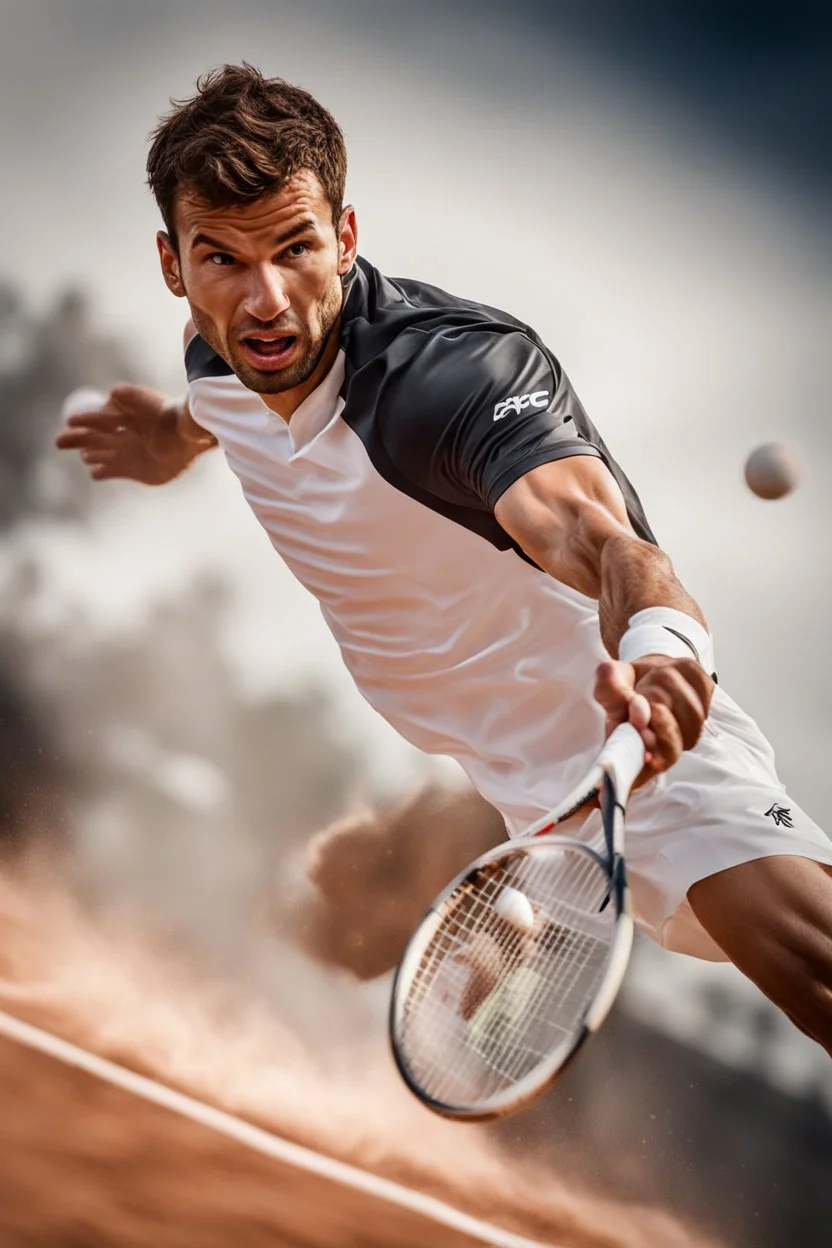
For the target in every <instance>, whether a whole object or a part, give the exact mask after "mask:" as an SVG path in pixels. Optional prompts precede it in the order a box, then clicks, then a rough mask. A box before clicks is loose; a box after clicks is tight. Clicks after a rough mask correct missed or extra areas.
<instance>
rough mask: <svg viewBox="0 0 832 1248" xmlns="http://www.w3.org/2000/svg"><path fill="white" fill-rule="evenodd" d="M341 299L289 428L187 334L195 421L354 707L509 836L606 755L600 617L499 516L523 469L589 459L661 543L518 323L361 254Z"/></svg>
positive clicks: (545, 354) (533, 338)
mask: <svg viewBox="0 0 832 1248" xmlns="http://www.w3.org/2000/svg"><path fill="white" fill-rule="evenodd" d="M345 287H346V290H345V301H344V309H343V315H342V324H341V351H340V353H339V355H338V357H337V359H336V362H335V364H334V365H333V367H332V369H331V370H330V372H329V374H328V375H327V376H326V377H325V378H324V380H323V381H322V382H321V384H320V385H319V386H318V387H317V389H316V390H315V391H314V392H313V393H312V394H311V395H309V397H308V398H307V399H305V400H304V402H303V403H302V404H301V405H300V407H299V408H297V410H296V411H295V413H294V414H293V416H292V418H291V421H290V422H289V423H288V425H287V424H286V422H285V421H284V420H282V419H281V417H279V416H277V415H275V414H274V413H272V412H270V411H269V409H268V408H267V407H266V406H265V404H264V403H263V401H262V399H261V398H260V396H259V395H257V394H256V393H254V392H253V391H251V390H248V389H246V387H245V386H243V384H242V383H241V382H240V381H238V379H237V378H236V376H235V375H234V374H233V373H232V372H231V370H230V369H229V367H228V365H227V364H225V362H224V361H223V360H222V359H220V358H219V357H218V356H217V355H215V354H214V353H213V351H212V350H211V349H210V347H209V346H208V345H207V344H206V343H205V342H204V341H203V339H201V338H198V337H197V338H195V339H194V340H193V341H192V342H191V343H190V345H189V347H188V351H187V354H186V365H187V370H188V380H189V392H190V407H191V412H192V414H193V417H194V419H195V420H196V421H197V423H198V424H200V425H202V426H203V427H204V428H205V429H207V430H209V431H210V432H211V433H213V434H214V436H215V437H216V438H217V441H218V442H219V444H220V446H221V448H222V449H223V451H224V453H225V456H226V459H227V461H228V464H229V466H230V468H231V469H232V471H233V472H234V473H235V474H236V475H237V476H238V477H239V479H240V483H241V485H242V488H243V492H244V494H245V497H246V499H247V501H248V503H249V505H250V506H251V508H252V510H253V511H254V513H255V515H256V516H257V518H258V520H259V521H260V523H261V524H262V525H263V527H264V528H265V530H266V532H267V533H268V535H269V537H270V539H271V541H272V544H273V545H274V547H275V549H276V550H277V551H278V552H279V553H280V555H281V556H282V558H283V559H284V560H285V562H286V563H287V565H288V566H289V568H290V569H291V570H292V572H293V573H294V574H295V576H296V577H297V578H298V580H299V581H301V583H302V584H303V585H305V586H306V588H307V589H308V590H310V592H311V593H312V594H314V595H315V597H316V598H317V599H318V601H319V603H320V605H321V610H322V612H323V615H324V618H325V620H326V622H327V624H328V625H329V628H330V629H331V631H332V633H333V635H334V637H335V639H336V641H337V642H338V645H339V646H340V648H341V653H342V655H343V658H344V662H345V663H346V666H347V668H348V669H349V671H350V673H351V674H352V676H353V679H354V680H355V682H356V684H357V685H358V687H359V689H360V690H361V692H362V693H363V695H364V696H365V698H367V700H368V701H369V702H370V703H371V705H372V706H374V707H375V708H376V710H378V711H379V712H380V713H381V714H382V715H383V716H384V717H385V719H387V720H388V721H389V722H390V723H391V724H392V725H393V726H394V727H395V728H396V729H397V730H398V731H399V732H400V733H401V734H402V736H404V737H406V738H407V739H408V740H409V741H411V742H412V743H413V744H414V745H416V746H418V747H419V748H420V749H422V750H425V751H427V752H429V753H437V754H448V755H451V756H452V757H453V758H455V759H457V760H458V762H459V763H460V764H461V765H462V767H463V768H464V769H465V771H466V772H467V773H468V775H469V776H470V778H471V780H472V782H473V783H474V785H475V786H476V787H477V788H478V789H479V791H480V792H481V793H482V795H483V796H484V797H486V798H487V799H488V800H489V801H490V802H492V803H493V804H494V805H495V806H496V807H497V808H498V809H499V810H500V811H502V813H503V814H504V816H505V818H506V821H507V823H508V826H509V829H510V830H511V831H517V830H519V829H520V828H521V827H522V826H523V825H524V824H525V823H526V822H527V821H528V820H529V819H531V818H534V817H536V816H537V815H538V814H539V813H541V811H544V810H546V809H548V808H549V807H551V806H552V805H554V803H555V802H557V801H558V799H559V798H560V797H561V796H563V795H564V793H565V792H566V790H567V789H568V788H569V787H570V786H571V785H572V784H573V783H576V782H577V781H578V780H579V779H580V773H581V772H582V771H583V770H584V769H585V768H586V766H587V764H588V762H589V760H590V758H591V756H592V755H593V753H594V752H595V751H596V750H597V748H598V747H599V745H600V742H601V738H602V731H603V717H602V714H601V711H600V708H599V707H598V706H597V705H596V704H595V703H594V702H593V699H592V688H593V682H594V669H595V666H596V664H597V663H598V661H599V660H600V659H601V658H602V657H604V655H605V651H604V648H603V645H602V643H601V639H600V633H599V625H598V610H597V604H596V603H595V602H594V601H592V600H591V599H589V598H586V597H585V596H584V595H582V594H580V593H578V592H576V591H575V590H573V589H570V588H569V587H568V586H565V585H562V584H560V583H559V582H557V581H555V580H554V579H553V578H552V577H550V576H549V575H547V574H546V573H544V572H543V571H541V570H540V569H539V568H538V567H536V566H535V565H534V564H533V563H532V562H530V561H529V559H528V558H527V557H526V556H525V555H524V554H522V552H521V551H520V550H519V549H518V547H517V546H516V545H515V543H514V542H513V541H512V539H511V538H510V537H509V536H508V534H507V533H506V532H505V531H504V530H503V529H502V528H501V527H500V525H499V524H498V523H497V521H496V519H495V517H494V512H493V509H494V505H495V503H496V502H497V500H498V499H499V497H500V495H501V494H502V493H503V492H504V491H505V490H506V489H507V488H508V487H509V486H510V485H511V484H512V482H513V481H516V480H517V479H518V478H519V477H521V476H523V474H525V473H526V472H529V471H530V470H531V469H532V468H535V467H537V466H539V465H540V464H544V463H548V462H550V461H551V460H556V459H561V458H564V457H567V456H572V455H594V456H598V457H600V458H601V459H602V460H603V461H604V462H605V463H606V464H607V465H608V467H609V469H610V471H611V472H612V473H613V474H614V476H615V477H616V479H617V481H618V483H619V485H620V486H621V489H622V491H623V494H624V498H625V500H626V503H627V508H628V511H629V515H630V520H631V522H632V524H633V527H634V529H635V531H636V532H637V533H638V534H640V535H641V536H642V537H644V538H646V539H647V540H650V541H652V540H654V539H653V537H652V534H651V532H650V529H649V526H648V524H647V521H646V519H645V517H644V513H643V511H642V508H641V505H640V503H639V501H638V498H637V497H636V495H635V493H634V491H633V489H632V487H631V486H630V484H629V482H628V481H627V479H626V477H624V475H623V473H622V472H621V470H620V469H619V468H618V466H617V465H616V464H615V462H614V461H613V460H612V458H611V456H610V454H609V452H608V451H607V449H606V447H605V446H604V443H603V442H602V441H601V439H600V437H599V435H598V433H597V431H596V430H595V428H594V426H593V425H592V424H591V422H590V421H589V419H588V417H587V415H586V413H585V412H584V410H583V408H582V407H581V404H580V402H579V401H578V399H577V398H576V396H575V394H574V391H573V390H572V388H571V386H570V384H569V381H568V379H567V377H566V375H565V374H564V372H563V370H562V369H561V367H560V365H559V364H558V362H557V360H556V359H555V358H554V356H553V355H552V354H551V352H550V351H549V350H548V349H547V348H546V347H545V346H544V344H543V343H542V342H541V341H540V339H539V338H538V337H537V335H536V334H535V333H534V331H533V330H531V329H530V328H529V327H528V326H527V325H524V324H522V323H521V322H520V321H517V320H515V319H514V318H513V317H510V316H508V315H507V314H506V313H504V312H500V311H498V310H496V309H494V308H489V307H486V306H483V305H481V304H476V303H471V302H469V301H467V300H464V299H459V298H456V297H455V296H452V295H448V294H446V293H445V292H444V291H441V290H438V289H436V288H435V287H432V286H427V285H424V284H422V283H419V282H413V281H409V280H400V279H393V278H387V277H384V276H383V275H382V274H381V273H379V272H378V270H376V269H374V268H373V267H372V266H371V265H370V264H368V263H367V262H366V261H364V260H361V259H359V260H358V261H357V262H356V264H355V266H354V268H353V270H352V272H351V273H350V275H349V277H348V278H347V279H346V280H345ZM276 644H279V642H276Z"/></svg>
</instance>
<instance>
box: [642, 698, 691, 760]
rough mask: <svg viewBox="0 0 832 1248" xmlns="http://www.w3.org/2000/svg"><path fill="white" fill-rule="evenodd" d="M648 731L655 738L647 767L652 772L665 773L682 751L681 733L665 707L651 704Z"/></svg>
mask: <svg viewBox="0 0 832 1248" xmlns="http://www.w3.org/2000/svg"><path fill="white" fill-rule="evenodd" d="M651 709H652V714H651V717H650V731H651V732H652V733H653V734H654V736H655V745H654V748H653V749H652V750H651V751H650V760H649V766H650V768H651V770H652V771H654V772H660V771H667V769H668V767H672V766H673V764H674V763H675V762H677V761H678V759H679V757H680V755H681V754H682V751H683V749H684V743H683V741H682V732H681V729H680V727H679V725H678V723H677V722H676V719H675V716H674V715H673V713H672V712H671V711H669V710H668V708H667V707H666V706H663V705H657V704H655V703H652V704H651Z"/></svg>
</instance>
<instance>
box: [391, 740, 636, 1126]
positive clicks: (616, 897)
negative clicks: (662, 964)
mask: <svg viewBox="0 0 832 1248" xmlns="http://www.w3.org/2000/svg"><path fill="white" fill-rule="evenodd" d="M643 762H644V745H643V743H642V741H641V737H640V736H639V734H638V733H637V732H636V730H635V729H634V728H632V727H631V725H629V724H623V725H621V726H620V727H619V728H617V729H616V730H615V732H614V733H613V734H612V736H611V737H610V738H609V740H608V741H607V743H606V745H605V747H604V749H603V750H602V752H601V754H600V755H599V757H598V759H597V761H596V763H595V765H594V767H593V768H592V771H591V772H590V775H589V776H588V777H587V778H586V779H585V780H584V781H583V782H582V783H581V784H580V785H578V786H577V788H576V789H574V790H573V791H572V792H571V793H569V794H568V795H567V797H566V798H565V799H564V800H563V801H562V802H561V803H560V804H559V805H558V806H557V807H556V808H555V809H554V810H553V811H552V812H550V813H549V814H548V815H545V816H543V818H541V819H539V820H538V821H537V822H536V823H533V824H532V825H531V826H530V827H528V828H527V829H526V830H525V831H524V832H523V833H521V835H520V836H518V837H515V838H514V840H513V841H510V842H508V844H506V843H505V842H503V843H502V844H500V845H496V846H495V847H494V848H493V849H490V850H487V851H486V852H485V853H484V854H481V855H480V857H479V858H477V859H476V860H475V861H474V862H472V863H469V864H468V866H467V867H465V868H464V870H462V871H460V872H459V874H458V875H457V876H455V877H454V879H453V880H452V881H451V882H450V884H448V885H447V887H446V888H444V889H443V890H442V892H441V893H440V894H439V895H438V896H437V897H436V898H435V899H434V901H433V903H432V905H431V906H430V908H429V909H428V911H427V912H426V914H425V916H424V918H423V919H422V921H421V923H420V924H419V926H418V927H417V928H416V930H415V932H414V933H413V935H412V936H411V938H410V941H409V942H408V945H407V948H406V949H405V952H404V955H403V956H402V959H401V961H400V962H399V965H398V967H397V969H396V973H395V977H394V980H393V988H392V993H391V998H390V1013H389V1030H390V1042H391V1048H392V1050H393V1058H394V1061H395V1063H396V1067H397V1069H398V1071H399V1074H400V1075H401V1077H402V1079H403V1080H404V1082H405V1084H406V1085H407V1086H408V1088H410V1090H411V1092H413V1094H414V1095H415V1096H417V1097H418V1098H419V1100H420V1101H422V1103H423V1104H424V1105H426V1106H427V1107H428V1108H429V1109H431V1110H433V1111H434V1113H437V1114H440V1115H441V1116H442V1117H445V1118H452V1119H455V1120H457V1121H466V1122H485V1121H488V1120H491V1119H495V1118H504V1117H506V1116H507V1115H509V1114H513V1113H516V1112H517V1111H518V1110H521V1109H523V1108H524V1107H525V1106H526V1105H528V1104H530V1103H531V1102H532V1101H534V1100H536V1099H537V1098H538V1097H539V1096H541V1095H542V1094H543V1093H544V1092H545V1091H546V1090H547V1089H548V1088H549V1087H551V1085H552V1084H553V1083H554V1081H555V1080H556V1079H557V1077H558V1076H559V1075H560V1073H561V1071H563V1070H564V1069H565V1068H566V1066H567V1065H568V1064H569V1063H570V1062H571V1061H572V1059H573V1058H574V1056H575V1054H576V1053H577V1052H578V1050H579V1049H580V1048H581V1047H582V1046H583V1044H584V1042H585V1041H586V1040H587V1038H588V1037H589V1036H591V1035H594V1034H595V1033H596V1032H597V1031H598V1029H599V1028H600V1027H601V1025H602V1024H603V1022H604V1020H605V1019H606V1018H607V1015H608V1014H609V1012H610V1010H611V1008H612V1005H613V1003H614V1001H615V999H616V997H617V995H618V992H619V989H620V987H621V984H622V981H623V979H624V974H625V972H626V970H627V965H628V963H629V960H630V952H631V949H632V945H633V935H634V922H633V915H632V907H631V904H630V893H629V888H628V886H627V872H626V865H625V860H624V816H625V805H626V801H627V798H628V796H629V792H630V789H631V787H632V785H633V783H634V781H635V778H636V776H637V775H638V773H639V772H640V770H641V767H642V765H643ZM596 798H597V799H598V802H599V806H600V810H601V820H602V826H603V830H604V840H605V842H606V848H607V858H606V859H605V858H604V857H603V856H602V855H601V854H599V853H598V851H597V850H595V849H593V848H592V847H591V846H589V845H586V844H584V843H583V842H582V841H578V840H576V839H575V838H573V837H568V836H563V835H560V834H558V833H556V832H554V831H552V829H554V828H557V827H558V825H559V824H562V823H564V822H565V821H566V820H567V819H569V818H570V817H571V816H572V815H574V814H576V813H577V812H578V811H579V810H581V809H583V808H584V807H585V806H587V805H588V804H589V803H590V802H592V801H594V800H595V799H596ZM523 841H535V842H537V843H538V844H545V845H546V846H547V848H548V847H550V846H551V847H555V848H556V847H558V846H560V847H562V848H564V849H569V850H570V851H571V852H575V851H580V852H582V853H584V854H586V855H587V856H588V857H589V858H591V859H592V860H593V861H594V862H595V863H596V864H597V865H598V866H600V867H601V868H602V869H603V870H604V871H605V872H606V873H607V875H608V876H609V880H610V902H612V903H613V904H614V905H615V907H616V910H617V920H616V924H615V933H614V936H613V939H612V941H611V944H610V954H609V959H608V962H607V968H606V971H605V973H604V977H603V979H602V980H601V983H600V985H599V986H598V989H597V990H596V993H595V996H594V998H593V1001H592V1003H591V1005H590V1006H589V1008H588V1010H587V1012H586V1014H585V1016H584V1019H583V1022H582V1025H581V1027H580V1029H579V1030H577V1031H576V1034H575V1038H574V1040H573V1043H572V1045H571V1046H570V1048H569V1050H568V1051H567V1053H566V1055H565V1056H563V1055H562V1050H558V1052H557V1053H556V1054H554V1055H553V1056H552V1057H551V1058H550V1059H549V1060H548V1061H546V1060H544V1061H542V1062H540V1063H538V1065H537V1066H535V1068H534V1069H533V1070H532V1071H530V1072H529V1073H528V1074H527V1075H524V1076H523V1077H522V1078H521V1079H519V1080H518V1081H517V1082H516V1083H514V1084H512V1085H511V1086H510V1087H508V1088H505V1089H503V1090H502V1091H501V1092H499V1093H495V1094H494V1095H493V1096H491V1097H490V1098H488V1099H487V1100H485V1101H483V1102H481V1103H480V1104H478V1105H477V1106H476V1107H472V1106H469V1105H451V1104H448V1103H446V1102H444V1101H440V1100H437V1099H436V1098H435V1097H432V1096H430V1094H429V1093H427V1092H426V1091H425V1090H424V1088H422V1087H421V1086H420V1085H419V1084H418V1082H417V1081H416V1080H415V1079H414V1078H413V1077H412V1075H411V1073H410V1070H409V1068H408V1065H407V1062H406V1060H405V1058H404V1055H403V1053H402V1052H401V1049H400V1046H399V1044H398V1042H397V1038H396V1037H397V1036H398V1034H399V1025H400V1022H401V1020H402V1017H403V1013H404V1008H405V999H406V993H405V992H404V991H401V990H400V989H401V988H402V986H403V985H410V984H411V983H412V982H413V979H414V977H415V974H416V972H417V970H418V966H419V963H420V961H421V959H422V957H423V955H424V953H425V950H426V949H427V947H428V946H429V944H430V942H431V940H432V939H433V937H434V935H435V933H436V931H437V929H438V928H439V926H440V924H441V923H442V921H443V918H444V915H443V907H444V904H445V902H446V901H447V900H448V898H449V897H450V896H451V895H452V894H453V893H454V892H455V891H456V889H458V888H459V887H460V886H461V885H462V884H464V883H465V881H466V880H467V879H468V878H469V877H470V876H471V875H472V874H473V873H474V872H476V871H478V870H480V869H481V868H482V867H486V866H488V865H489V864H490V863H491V862H494V861H496V860H499V859H500V858H504V857H505V856H506V855H507V854H510V853H511V850H512V846H516V847H517V849H518V850H520V852H522V842H523ZM529 848H531V847H529ZM532 852H534V851H532Z"/></svg>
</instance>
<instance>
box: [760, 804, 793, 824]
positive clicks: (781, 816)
mask: <svg viewBox="0 0 832 1248" xmlns="http://www.w3.org/2000/svg"><path fill="white" fill-rule="evenodd" d="M766 814H767V815H770V816H771V818H772V819H773V820H774V823H775V826H776V827H778V828H780V827H783V828H793V827H794V824H793V823H792V811H791V807H790V806H781V805H780V804H779V803H778V802H773V803H772V804H771V806H769V808H768V810H767V811H766Z"/></svg>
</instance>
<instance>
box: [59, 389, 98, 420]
mask: <svg viewBox="0 0 832 1248" xmlns="http://www.w3.org/2000/svg"><path fill="white" fill-rule="evenodd" d="M106 402H107V396H106V394H102V392H101V391H100V390H94V389H93V388H92V386H79V388H78V389H77V390H73V391H72V392H71V393H70V394H68V395H67V396H66V398H65V399H64V401H63V403H62V404H61V420H62V421H63V423H64V424H66V423H67V421H68V420H69V418H70V416H80V414H81V413H82V412H97V411H98V410H99V409H100V408H102V407H103V406H104V404H105V403H106Z"/></svg>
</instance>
